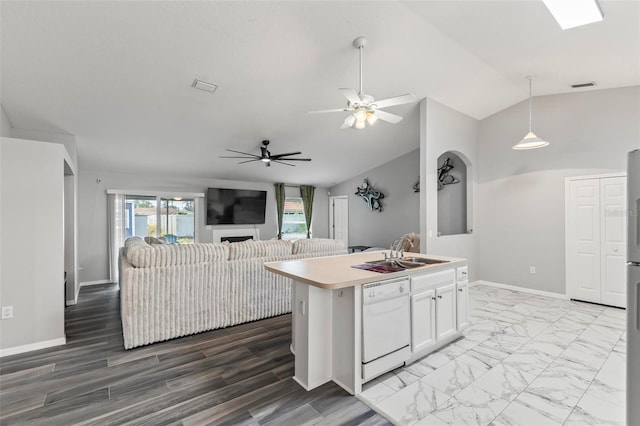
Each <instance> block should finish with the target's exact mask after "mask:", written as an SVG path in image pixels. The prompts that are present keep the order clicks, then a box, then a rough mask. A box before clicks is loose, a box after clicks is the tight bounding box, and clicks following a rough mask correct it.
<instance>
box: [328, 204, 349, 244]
mask: <svg viewBox="0 0 640 426" xmlns="http://www.w3.org/2000/svg"><path fill="white" fill-rule="evenodd" d="M336 199H343V200H345V201H346V205H347V221H346V222H345V224H346V226H345V228H346V229H345V233H346V235H347V241H345V244H349V196H348V195H330V196H329V238H331V239H333V240H335V239H336V238H335V237H336V235H335V228H334V226H335V224H334V217H335V206H334V201H335V200H336Z"/></svg>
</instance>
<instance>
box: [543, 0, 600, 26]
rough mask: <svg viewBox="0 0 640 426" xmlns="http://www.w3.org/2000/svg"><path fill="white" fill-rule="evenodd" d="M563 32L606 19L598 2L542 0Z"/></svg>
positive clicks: (591, 0)
mask: <svg viewBox="0 0 640 426" xmlns="http://www.w3.org/2000/svg"><path fill="white" fill-rule="evenodd" d="M542 1H543V2H544V4H545V6H547V9H549V12H551V14H552V15H553V17H554V18H555V20H556V21H558V24H560V27H561V28H562V29H563V30H567V29H569V28H574V27H579V26H581V25H587V24H592V23H594V22H600V21H602V19H603V18H604V17H603V15H602V11H601V10H600V6H598V3H597V1H596V0H542Z"/></svg>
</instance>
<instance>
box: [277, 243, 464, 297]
mask: <svg viewBox="0 0 640 426" xmlns="http://www.w3.org/2000/svg"><path fill="white" fill-rule="evenodd" d="M384 253H387V254H388V253H389V250H386V251H371V252H366V253H354V254H343V255H338V256H327V257H314V258H310V259H298V260H285V261H280V262H266V263H265V264H264V266H265V268H266V269H267V270H268V271H271V272H273V273H276V274H279V275H284V276H285V277H289V278H293V279H294V280H296V281H299V282H303V283H306V284H310V285H313V286H316V287H320V288H324V289H328V290H332V289H337V288H345V287H353V286H357V285H362V284H368V283H372V282H376V281H382V280H387V279H391V278H398V277H406V276H411V275H420V274H425V273H430V272H436V271H439V270H444V269H449V268H455V267H459V266H464V265H466V264H467V260H466V259H461V258H457V257H446V256H437V255H434V254H423V253H405V256H411V257H423V258H429V259H437V260H446V261H448V262H447V263H438V264H434V265H426V266H421V267H418V268H413V269H405V270H404V271H398V272H390V273H386V274H382V273H379V272H373V271H366V270H363V269H356V268H352V266H353V265H359V264H362V263H365V262H368V261H371V260H381V259H383V258H384Z"/></svg>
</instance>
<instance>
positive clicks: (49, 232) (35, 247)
mask: <svg viewBox="0 0 640 426" xmlns="http://www.w3.org/2000/svg"><path fill="white" fill-rule="evenodd" d="M64 153H65V150H64V147H63V146H62V145H60V144H55V143H45V142H36V141H27V140H20V139H11V138H2V139H1V141H0V164H1V166H0V177H1V178H0V200H1V201H0V202H1V204H2V209H1V211H2V216H1V218H0V235H1V238H0V256H1V258H0V305H3V306H5V305H12V306H13V310H14V311H13V314H14V317H13V319H7V320H2V321H0V350H2V352H3V355H4V354H6V353H7V349H9V350H10V351H9V352H11V349H15V348H16V347H25V346H26V347H29V348H30V349H36V348H37V347H38V345H41V346H51V345H52V344H63V343H64V285H63V275H64V242H63V239H64V235H63V228H64V218H63V210H64V207H63V192H64V182H63V181H64V176H63V173H64V157H65V155H64Z"/></svg>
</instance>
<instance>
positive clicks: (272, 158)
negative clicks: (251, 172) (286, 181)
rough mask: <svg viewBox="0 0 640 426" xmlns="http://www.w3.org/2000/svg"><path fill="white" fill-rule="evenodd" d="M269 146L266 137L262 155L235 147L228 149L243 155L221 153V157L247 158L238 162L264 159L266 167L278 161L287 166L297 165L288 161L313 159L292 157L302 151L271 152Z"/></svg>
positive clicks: (261, 150)
mask: <svg viewBox="0 0 640 426" xmlns="http://www.w3.org/2000/svg"><path fill="white" fill-rule="evenodd" d="M268 146H269V141H268V140H266V139H265V140H263V141H262V146H261V147H260V155H257V154H251V153H248V152H242V151H236V150H233V149H227V150H226V151H229V152H233V153H235V154H242V156H235V155H234V156H228V155H221V156H220V158H238V159H243V160H245V161H240V162H239V163H238V164H244V163H250V162H253V161H262V162H263V163H265V164H264V165H265V166H266V167H271V163H278V164H284V165H286V166H292V167H295V164H291V163H287V161H311V158H290V157H291V156H293V155H299V154H302V152H300V151H296V152H286V153H283V154H271V152H270V151H269V149H268V148H267V147H268ZM283 160H284V161H283Z"/></svg>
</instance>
